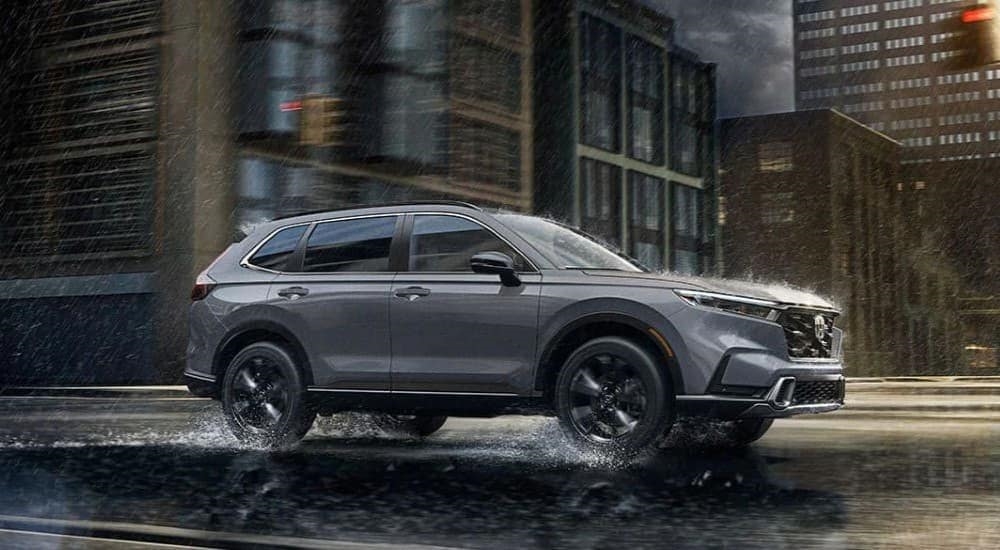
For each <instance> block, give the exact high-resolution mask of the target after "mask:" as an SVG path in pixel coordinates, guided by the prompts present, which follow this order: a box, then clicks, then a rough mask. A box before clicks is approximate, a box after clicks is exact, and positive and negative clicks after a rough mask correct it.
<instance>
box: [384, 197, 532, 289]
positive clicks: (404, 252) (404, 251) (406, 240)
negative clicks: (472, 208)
mask: <svg viewBox="0 0 1000 550" xmlns="http://www.w3.org/2000/svg"><path fill="white" fill-rule="evenodd" d="M417 216H451V217H454V218H462V219H465V220H468V221H470V222H472V223H474V224H476V225H478V226H480V227H482V228H483V229H485V230H487V231H489V232H490V233H492V234H493V236H494V237H496V238H497V239H499V240H501V241H503V242H504V243H505V244H506V245H507V246H509V247H510V248H511V250H513V251H514V252H516V253H518V254H520V255H521V257H522V258H524V261H525V262H526V263H527V264H528V267H529V268H530V269H527V270H520V271H518V273H539V272H540V270H539V269H538V266H537V265H535V262H533V261H532V260H531V257H530V256H528V255H527V254H525V253H524V252H523V251H522V250H521V249H520V248H518V247H516V246H514V243H512V242H510V239H508V238H506V237H504V236H503V235H501V234H500V233H499V232H498V231H496V230H495V229H493V228H492V227H490V226H489V225H488V224H486V223H484V222H483V221H482V220H478V219H476V218H473V217H472V216H466V215H465V214H459V213H456V212H430V211H428V212H408V213H407V214H406V224H405V230H404V232H403V235H402V238H401V239H400V243H401V244H400V249H401V250H400V251H399V252H400V255H401V258H400V259H401V261H402V263H400V264H399V267H400V269H399V271H398V272H399V273H406V274H418V273H423V274H429V275H463V274H464V275H468V274H470V273H471V272H470V271H412V270H411V269H410V242H411V239H412V238H413V222H414V219H415V218H416V217H417Z"/></svg>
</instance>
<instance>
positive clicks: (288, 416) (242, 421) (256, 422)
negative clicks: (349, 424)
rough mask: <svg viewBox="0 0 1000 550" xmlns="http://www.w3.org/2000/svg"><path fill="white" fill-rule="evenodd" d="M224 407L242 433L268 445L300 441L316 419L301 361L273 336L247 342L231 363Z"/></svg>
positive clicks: (231, 423) (234, 429)
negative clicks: (297, 360)
mask: <svg viewBox="0 0 1000 550" xmlns="http://www.w3.org/2000/svg"><path fill="white" fill-rule="evenodd" d="M222 409H223V412H224V413H225V416H226V421H227V422H228V424H229V427H230V429H231V430H232V432H233V434H234V435H235V436H236V437H237V439H239V440H240V441H243V442H247V443H252V444H256V445H264V446H267V447H285V446H288V445H291V444H293V443H295V442H297V441H299V440H300V439H302V437H304V436H305V435H306V432H308V431H309V428H311V427H312V424H313V420H315V419H316V412H315V411H314V410H313V409H312V408H311V407H310V406H309V403H308V400H307V398H306V384H305V380H304V379H303V377H302V373H301V372H300V371H299V369H298V367H297V366H296V364H295V361H294V360H293V359H292V357H291V355H290V354H289V353H288V352H287V351H286V350H285V349H284V348H282V347H280V346H277V345H275V344H272V343H270V342H258V343H255V344H251V345H249V346H247V347H245V348H243V349H242V350H240V352H239V353H237V354H236V357H234V358H233V360H232V361H231V362H230V363H229V367H228V368H227V369H226V374H225V377H224V378H223V384H222Z"/></svg>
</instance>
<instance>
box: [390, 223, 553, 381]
mask: <svg viewBox="0 0 1000 550" xmlns="http://www.w3.org/2000/svg"><path fill="white" fill-rule="evenodd" d="M491 251H495V252H503V253H505V254H508V255H510V256H511V257H512V258H514V259H515V265H517V266H519V271H521V274H520V277H521V280H522V283H523V284H522V285H521V286H518V287H505V286H503V285H502V284H501V283H500V279H499V277H498V276H496V275H485V274H477V273H473V272H472V270H471V269H470V268H469V260H470V259H471V258H472V256H473V255H474V254H477V253H479V252H491ZM407 263H408V267H409V269H408V271H405V272H400V273H398V274H397V275H396V278H395V280H394V281H393V284H392V291H391V296H390V299H389V316H390V319H391V326H392V391H393V393H394V394H396V393H397V392H398V393H424V392H428V393H438V392H446V393H457V394H465V393H483V394H522V395H523V394H526V393H527V392H530V390H531V386H532V375H533V372H534V368H533V367H534V365H533V362H534V357H535V345H536V342H535V338H536V332H537V328H538V326H537V325H538V302H539V295H540V289H541V275H540V274H538V273H535V272H533V270H532V269H531V268H530V267H529V265H528V263H527V261H526V260H525V259H524V257H523V256H521V255H520V254H518V253H517V252H516V251H515V250H514V249H513V248H512V247H511V246H510V245H508V244H507V243H506V242H505V241H504V240H502V239H501V238H499V237H498V236H497V235H496V234H495V233H494V232H493V231H491V230H490V229H488V228H486V227H484V226H483V225H481V224H480V223H479V222H477V221H473V220H472V219H469V218H466V217H463V216H458V215H447V214H417V215H414V216H413V221H412V231H411V237H410V241H409V254H408V262H407Z"/></svg>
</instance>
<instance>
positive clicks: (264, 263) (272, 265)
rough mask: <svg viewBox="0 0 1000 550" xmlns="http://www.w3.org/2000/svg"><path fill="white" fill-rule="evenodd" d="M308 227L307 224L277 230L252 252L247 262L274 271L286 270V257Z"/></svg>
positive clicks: (290, 254)
mask: <svg viewBox="0 0 1000 550" xmlns="http://www.w3.org/2000/svg"><path fill="white" fill-rule="evenodd" d="M308 227H309V226H308V225H299V226H296V227H289V228H287V229H282V230H281V231H278V232H277V233H275V234H274V235H273V236H272V237H271V238H270V239H268V240H267V242H265V243H264V246H262V247H260V248H259V249H257V252H254V255H253V256H251V257H250V260H249V263H250V264H251V265H255V266H257V267H263V268H266V269H273V270H275V271H286V270H287V268H288V266H287V265H286V263H287V261H288V258H290V257H291V256H292V253H294V252H295V246H296V245H297V244H299V239H301V238H302V235H303V234H304V233H305V232H306V229H307V228H308Z"/></svg>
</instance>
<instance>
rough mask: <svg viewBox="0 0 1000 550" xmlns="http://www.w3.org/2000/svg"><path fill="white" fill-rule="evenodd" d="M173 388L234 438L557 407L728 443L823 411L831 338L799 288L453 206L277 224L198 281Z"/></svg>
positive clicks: (595, 436) (655, 434)
mask: <svg viewBox="0 0 1000 550" xmlns="http://www.w3.org/2000/svg"><path fill="white" fill-rule="evenodd" d="M192 301H193V303H192V305H191V319H190V342H189V345H188V366H187V369H186V370H185V375H186V377H187V380H188V387H189V388H190V390H191V391H192V392H193V393H195V394H196V395H200V396H212V397H214V398H217V399H220V400H221V401H222V407H223V410H224V411H225V414H226V417H227V419H228V422H229V424H230V427H231V428H232V430H233V431H234V433H235V434H236V435H237V436H238V437H240V438H243V439H247V440H254V441H258V442H263V443H265V444H268V445H274V446H282V445H287V444H290V443H293V442H295V441H297V440H298V439H300V438H301V437H303V436H304V435H305V433H306V432H307V431H308V430H309V428H310V426H311V425H312V423H313V420H314V419H315V417H316V415H317V414H320V415H327V414H333V413H336V412H340V411H349V410H355V411H357V410H360V411H369V412H373V413H377V414H376V417H377V418H378V419H379V422H380V423H382V424H383V425H384V426H386V427H389V428H392V429H394V430H397V431H402V432H408V433H410V434H414V435H429V434H430V433H432V432H434V431H435V430H437V429H438V428H440V427H441V425H442V424H443V423H444V421H445V418H446V417H447V416H448V415H452V416H482V417H489V416H497V415H502V414H533V413H534V414H555V415H557V416H558V417H559V420H560V422H561V424H562V425H563V427H564V428H565V430H566V432H567V433H568V434H570V435H571V436H572V437H573V438H575V439H577V440H578V441H580V442H581V443H582V444H584V445H585V446H589V447H593V448H597V449H603V450H607V451H614V452H616V453H622V454H636V453H640V452H643V451H646V450H650V449H653V448H655V447H656V445H657V443H658V442H659V441H660V440H661V439H662V438H663V437H664V436H665V435H666V434H667V433H668V432H669V431H670V429H671V427H672V426H673V424H674V422H675V419H676V418H677V417H678V416H681V415H691V416H703V417H704V416H707V417H711V418H714V419H717V420H724V421H728V422H726V425H727V426H729V428H728V429H729V432H728V433H729V434H730V436H731V439H732V441H733V442H734V443H737V444H748V443H750V442H752V441H754V440H756V439H757V438H759V437H761V436H762V435H763V434H764V432H765V431H766V430H767V429H768V427H769V426H770V425H771V422H772V419H774V418H781V417H787V416H792V415H797V414H802V413H819V412H826V411H833V410H835V409H838V408H840V406H841V405H842V403H843V398H844V379H843V375H842V373H843V366H842V364H841V360H840V345H841V339H842V332H841V331H840V330H839V329H837V328H835V327H834V326H833V325H834V320H835V319H836V317H837V314H838V312H837V311H836V309H835V308H834V307H833V306H832V304H830V303H829V302H827V301H825V300H823V299H822V298H820V297H817V296H815V295H812V294H810V293H806V292H800V291H795V290H792V289H785V288H771V287H766V286H762V285H753V284H748V283H740V282H734V281H726V280H710V279H697V278H678V277H675V276H673V275H671V274H662V273H651V272H649V271H648V270H646V269H644V268H643V267H641V266H639V265H637V264H636V263H635V262H634V261H632V260H630V259H628V258H626V257H624V256H622V255H621V254H619V253H617V252H615V251H613V250H611V249H609V248H607V247H605V246H604V245H602V244H600V243H599V242H597V241H595V240H594V239H592V238H589V237H588V236H587V235H585V234H584V233H581V232H579V231H577V230H574V229H572V228H570V227H567V226H565V225H562V224H559V223H556V222H553V221H550V220H546V219H542V218H538V217H532V216H527V215H521V214H514V213H505V212H495V211H484V210H482V209H479V208H477V207H474V206H472V205H467V204H463V203H452V202H436V203H408V204H396V205H388V206H380V207H372V208H361V209H352V210H340V211H332V212H325V213H318V214H308V215H302V216H297V217H293V218H287V219H279V220H275V221H272V222H268V223H265V224H263V225H261V226H259V227H257V228H255V229H254V230H253V231H252V232H251V233H250V235H248V236H247V237H246V238H245V239H243V240H242V241H241V242H239V243H236V244H233V245H232V246H230V247H229V249H227V250H226V251H225V252H224V253H223V254H222V255H221V256H219V258H218V259H217V260H216V261H215V262H214V263H213V264H212V265H211V266H209V267H208V269H206V270H205V271H204V272H203V273H201V274H200V275H199V276H198V279H197V281H196V283H195V286H194V289H193V291H192Z"/></svg>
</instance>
